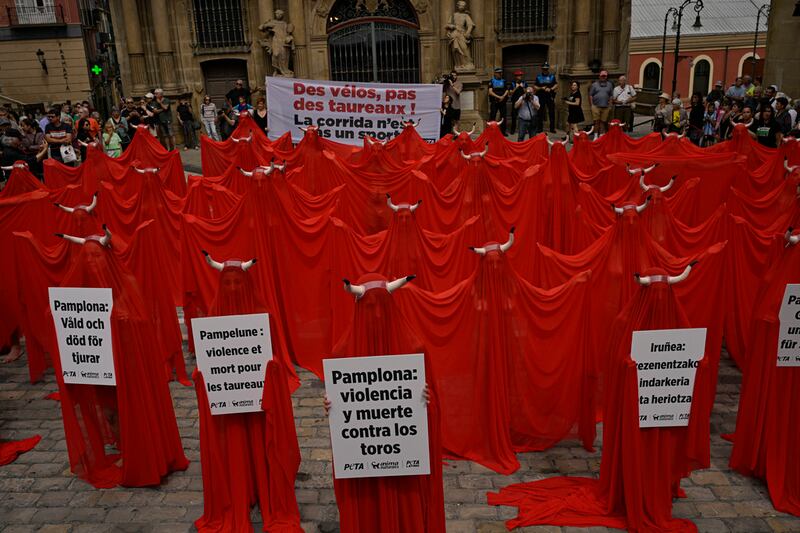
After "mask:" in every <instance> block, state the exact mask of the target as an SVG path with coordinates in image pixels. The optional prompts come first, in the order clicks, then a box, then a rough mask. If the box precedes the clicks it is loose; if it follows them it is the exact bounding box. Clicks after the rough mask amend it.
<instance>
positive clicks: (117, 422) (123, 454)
mask: <svg viewBox="0 0 800 533" xmlns="http://www.w3.org/2000/svg"><path fill="white" fill-rule="evenodd" d="M103 230H104V235H90V236H88V237H85V238H83V237H73V236H70V235H64V234H57V235H58V236H59V237H63V238H64V239H67V240H69V241H70V242H73V243H76V244H80V245H82V248H81V250H80V252H79V253H78V254H77V257H76V258H75V260H74V263H73V264H72V266H71V267H70V269H69V271H68V272H67V273H66V275H65V276H64V279H63V280H62V282H61V286H62V287H108V288H110V289H111V291H112V294H113V297H114V305H113V308H112V311H111V338H112V345H113V355H114V368H115V371H116V372H115V373H116V377H117V384H116V386H114V387H111V386H100V385H75V384H66V383H64V380H63V377H62V371H61V362H60V358H59V357H58V355H57V354H58V346H57V343H56V339H55V332H54V331H53V335H51V338H50V339H49V344H50V353H51V354H53V357H52V359H53V363H54V366H55V370H56V372H55V374H56V379H57V381H58V387H59V391H60V397H61V412H62V415H63V418H64V432H65V434H66V440H67V451H68V453H69V458H70V466H71V469H72V471H73V472H74V473H76V474H77V475H78V476H79V477H81V478H83V479H85V480H86V481H88V482H89V483H91V484H92V485H94V486H95V487H97V488H110V487H114V486H117V485H124V486H128V487H143V486H157V485H159V484H160V483H161V481H162V479H163V478H164V476H166V475H167V474H169V473H170V472H174V471H176V470H185V469H186V468H187V467H188V466H189V461H188V460H187V459H186V456H185V455H184V453H183V448H182V447H181V439H180V435H179V433H178V425H177V423H176V421H175V412H174V411H173V406H172V399H171V398H170V393H169V388H168V386H167V383H166V382H165V381H164V379H163V375H164V374H163V369H162V365H163V363H162V361H163V357H162V347H161V344H160V343H159V342H158V339H157V338H156V332H155V328H154V326H153V324H152V323H151V322H150V320H149V316H148V313H147V307H146V306H145V303H144V299H143V298H142V295H141V293H140V291H139V287H138V285H137V283H136V281H135V279H134V277H133V275H132V274H131V273H130V271H128V269H127V268H126V267H125V266H124V264H123V263H122V261H121V259H120V258H119V257H118V256H117V253H116V252H115V251H114V250H113V249H112V248H111V247H110V244H111V233H110V232H109V231H108V229H107V228H106V227H105V226H104V227H103ZM49 320H51V321H52V318H51V319H49Z"/></svg>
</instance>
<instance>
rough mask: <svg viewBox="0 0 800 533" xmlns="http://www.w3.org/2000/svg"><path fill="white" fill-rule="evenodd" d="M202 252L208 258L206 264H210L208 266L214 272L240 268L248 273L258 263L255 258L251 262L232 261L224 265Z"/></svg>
mask: <svg viewBox="0 0 800 533" xmlns="http://www.w3.org/2000/svg"><path fill="white" fill-rule="evenodd" d="M201 252H203V255H204V256H205V258H206V263H208V265H209V266H210V267H211V268H213V269H214V270H219V271H220V272H222V270H223V269H224V268H225V267H239V268H241V269H242V270H243V271H245V272H247V271H248V270H250V267H252V266H253V265H254V264H256V261H258V260H257V259H256V258H253V259H251V260H249V261H238V260H235V259H233V260H230V261H225V262H224V263H220V262H219V261H214V259H213V258H212V257H211V254H209V253H208V252H206V251H205V250H201Z"/></svg>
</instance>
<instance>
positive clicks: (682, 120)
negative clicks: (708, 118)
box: [669, 98, 689, 134]
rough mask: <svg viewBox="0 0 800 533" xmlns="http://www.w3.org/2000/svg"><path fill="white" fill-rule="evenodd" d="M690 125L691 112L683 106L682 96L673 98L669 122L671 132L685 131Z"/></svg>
mask: <svg viewBox="0 0 800 533" xmlns="http://www.w3.org/2000/svg"><path fill="white" fill-rule="evenodd" d="M688 126H689V114H688V113H687V112H686V109H684V107H683V102H682V101H681V99H680V98H675V99H674V100H672V116H671V119H670V123H669V133H679V134H680V133H683V132H684V131H685V130H686V128H687V127H688Z"/></svg>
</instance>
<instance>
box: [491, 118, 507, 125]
mask: <svg viewBox="0 0 800 533" xmlns="http://www.w3.org/2000/svg"><path fill="white" fill-rule="evenodd" d="M504 120H505V118H501V119H500V120H498V121H497V122H495V123H494V124H495V126H500V124H502V123H503V121H504ZM493 122H494V121H493Z"/></svg>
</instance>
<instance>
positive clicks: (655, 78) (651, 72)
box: [642, 61, 661, 91]
mask: <svg viewBox="0 0 800 533" xmlns="http://www.w3.org/2000/svg"><path fill="white" fill-rule="evenodd" d="M660 75H661V66H660V65H659V64H658V63H656V62H655V61H651V62H649V63H647V64H646V65H645V67H644V69H643V71H642V88H643V89H650V90H653V91H655V90H657V89H659V88H660V87H659V86H658V83H659V81H661V80H660V79H659V78H660Z"/></svg>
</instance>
